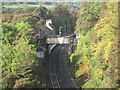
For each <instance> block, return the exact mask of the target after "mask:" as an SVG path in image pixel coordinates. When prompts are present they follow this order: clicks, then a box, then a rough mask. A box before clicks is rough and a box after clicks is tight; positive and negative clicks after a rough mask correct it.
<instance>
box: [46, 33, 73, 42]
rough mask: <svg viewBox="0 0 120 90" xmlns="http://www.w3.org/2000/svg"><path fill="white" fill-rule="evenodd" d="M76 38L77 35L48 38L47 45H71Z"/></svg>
mask: <svg viewBox="0 0 120 90" xmlns="http://www.w3.org/2000/svg"><path fill="white" fill-rule="evenodd" d="M74 38H75V34H72V35H70V36H64V37H48V38H47V39H46V43H47V44H70V43H71V42H72V41H73V39H74Z"/></svg>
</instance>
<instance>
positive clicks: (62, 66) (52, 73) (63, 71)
mask: <svg viewBox="0 0 120 90" xmlns="http://www.w3.org/2000/svg"><path fill="white" fill-rule="evenodd" d="M49 78H50V86H51V88H78V87H77V85H76V82H75V77H74V76H73V74H72V71H71V70H70V67H69V59H68V45H57V46H56V47H55V48H54V49H53V51H52V53H51V55H50V60H49Z"/></svg>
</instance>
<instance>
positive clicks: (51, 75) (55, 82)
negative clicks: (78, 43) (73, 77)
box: [49, 47, 60, 88]
mask: <svg viewBox="0 0 120 90" xmlns="http://www.w3.org/2000/svg"><path fill="white" fill-rule="evenodd" d="M57 48H58V47H57ZM58 51H59V48H58V49H57V50H55V51H53V52H52V53H51V56H50V62H49V71H50V79H51V84H52V87H53V88H60V84H59V81H58V78H57V75H56V70H55V59H54V58H52V57H54V56H56V55H57V52H58ZM52 59H53V69H54V73H53V74H52V66H51V62H52V61H51V60H52ZM53 77H54V79H53Z"/></svg>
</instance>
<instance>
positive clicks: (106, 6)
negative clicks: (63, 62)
mask: <svg viewBox="0 0 120 90" xmlns="http://www.w3.org/2000/svg"><path fill="white" fill-rule="evenodd" d="M78 15H79V16H78V20H77V26H76V29H77V31H78V32H79V34H80V39H79V41H80V42H79V44H78V46H77V49H76V51H75V52H74V53H73V54H72V55H71V57H70V58H71V66H72V67H73V69H74V71H75V73H76V77H77V79H78V81H79V83H78V84H79V85H80V86H82V87H83V88H116V87H120V85H119V77H118V75H119V74H118V73H119V72H118V70H119V67H118V55H119V52H118V46H119V43H118V5H117V3H115V2H109V3H85V4H84V5H83V7H82V9H81V10H80V13H79V14H78ZM94 20H95V21H94Z"/></svg>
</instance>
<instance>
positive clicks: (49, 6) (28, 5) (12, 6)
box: [3, 4, 55, 9]
mask: <svg viewBox="0 0 120 90" xmlns="http://www.w3.org/2000/svg"><path fill="white" fill-rule="evenodd" d="M39 6H44V7H46V8H47V9H51V8H54V7H55V6H54V5H44V4H41V5H32V4H26V5H25V4H14V5H12V4H11V5H10V4H9V5H3V7H5V8H26V7H39Z"/></svg>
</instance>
